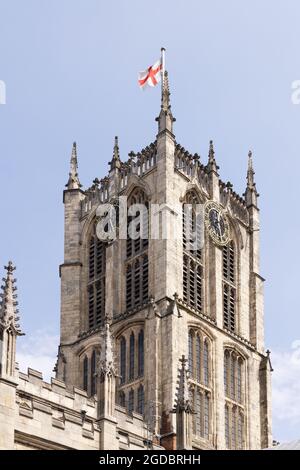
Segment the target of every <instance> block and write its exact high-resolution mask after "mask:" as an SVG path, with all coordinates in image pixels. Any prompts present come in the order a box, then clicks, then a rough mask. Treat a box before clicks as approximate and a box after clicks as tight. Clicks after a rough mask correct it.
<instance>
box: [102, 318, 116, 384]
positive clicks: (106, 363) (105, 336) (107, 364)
mask: <svg viewBox="0 0 300 470" xmlns="http://www.w3.org/2000/svg"><path fill="white" fill-rule="evenodd" d="M98 374H100V376H102V377H103V376H106V375H115V374H116V368H115V364H114V355H113V346H112V338H111V334H110V318H109V316H108V315H106V316H105V321H104V329H103V332H102V343H101V352H100V358H99V364H98Z"/></svg>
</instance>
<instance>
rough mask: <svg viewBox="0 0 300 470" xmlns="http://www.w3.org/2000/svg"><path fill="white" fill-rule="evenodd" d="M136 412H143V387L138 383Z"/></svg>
mask: <svg viewBox="0 0 300 470" xmlns="http://www.w3.org/2000/svg"><path fill="white" fill-rule="evenodd" d="M137 412H138V413H140V414H141V415H143V414H144V387H143V385H140V386H139V388H138V403H137Z"/></svg>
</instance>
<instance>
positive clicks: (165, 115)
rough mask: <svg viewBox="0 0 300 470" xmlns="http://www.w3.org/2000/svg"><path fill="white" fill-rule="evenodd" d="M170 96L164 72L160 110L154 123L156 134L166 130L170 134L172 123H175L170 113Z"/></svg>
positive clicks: (165, 72) (167, 78) (166, 74)
mask: <svg viewBox="0 0 300 470" xmlns="http://www.w3.org/2000/svg"><path fill="white" fill-rule="evenodd" d="M170 94H171V93H170V87H169V75H168V72H167V71H166V70H165V71H164V75H163V77H162V87H161V106H160V107H161V110H160V113H159V116H158V117H157V118H156V121H158V132H162V131H164V130H168V131H170V132H171V133H172V132H173V122H175V121H176V119H175V118H174V117H173V114H172V111H171V102H170Z"/></svg>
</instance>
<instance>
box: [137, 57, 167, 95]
mask: <svg viewBox="0 0 300 470" xmlns="http://www.w3.org/2000/svg"><path fill="white" fill-rule="evenodd" d="M161 70H162V61H161V59H160V60H158V61H157V62H155V64H153V65H151V66H150V67H148V68H147V69H146V70H144V71H143V72H139V80H138V82H139V86H140V88H142V89H143V90H144V89H145V88H148V87H149V86H151V87H154V86H156V85H157V84H158V83H159V82H160V78H161Z"/></svg>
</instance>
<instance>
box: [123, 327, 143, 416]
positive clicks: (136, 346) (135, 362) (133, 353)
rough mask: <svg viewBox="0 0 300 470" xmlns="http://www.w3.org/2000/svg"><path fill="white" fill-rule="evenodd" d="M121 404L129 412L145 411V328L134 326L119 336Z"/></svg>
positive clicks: (141, 412)
mask: <svg viewBox="0 0 300 470" xmlns="http://www.w3.org/2000/svg"><path fill="white" fill-rule="evenodd" d="M117 341H118V349H117V350H118V351H119V361H118V362H119V370H120V376H121V377H120V382H119V384H118V397H119V404H120V405H121V406H125V405H126V408H127V411H128V413H132V412H133V411H136V412H137V413H140V414H143V413H144V329H143V328H142V327H141V326H138V325H137V326H133V327H132V328H129V329H128V330H127V331H125V332H123V333H122V336H120V337H119V338H118V340H117Z"/></svg>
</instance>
